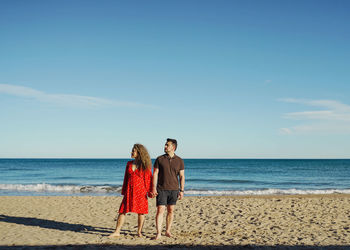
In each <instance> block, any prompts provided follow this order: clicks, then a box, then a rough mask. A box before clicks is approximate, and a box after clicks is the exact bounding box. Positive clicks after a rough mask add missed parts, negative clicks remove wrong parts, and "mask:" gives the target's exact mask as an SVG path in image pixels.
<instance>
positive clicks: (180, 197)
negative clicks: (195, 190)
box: [177, 191, 184, 200]
mask: <svg viewBox="0 0 350 250" xmlns="http://www.w3.org/2000/svg"><path fill="white" fill-rule="evenodd" d="M183 197H184V192H181V191H180V192H179V195H178V196H177V198H178V199H179V200H181V199H182V198H183Z"/></svg>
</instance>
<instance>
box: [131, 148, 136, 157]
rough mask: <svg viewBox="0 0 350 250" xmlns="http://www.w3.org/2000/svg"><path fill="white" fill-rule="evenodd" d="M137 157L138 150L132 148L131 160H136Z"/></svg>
mask: <svg viewBox="0 0 350 250" xmlns="http://www.w3.org/2000/svg"><path fill="white" fill-rule="evenodd" d="M136 157H137V151H136V149H135V148H132V150H131V158H134V159H135V158H136Z"/></svg>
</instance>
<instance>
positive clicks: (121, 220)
mask: <svg viewBox="0 0 350 250" xmlns="http://www.w3.org/2000/svg"><path fill="white" fill-rule="evenodd" d="M124 221H125V214H119V215H118V219H117V226H116V228H115V231H114V233H112V234H111V235H110V236H108V237H110V238H113V237H118V236H120V229H121V228H122V226H123V224H124Z"/></svg>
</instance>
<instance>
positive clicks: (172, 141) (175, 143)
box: [166, 138, 177, 150]
mask: <svg viewBox="0 0 350 250" xmlns="http://www.w3.org/2000/svg"><path fill="white" fill-rule="evenodd" d="M166 141H167V142H169V141H170V142H171V143H172V144H173V145H174V146H175V150H176V149H177V141H176V140H175V139H170V138H168V139H166Z"/></svg>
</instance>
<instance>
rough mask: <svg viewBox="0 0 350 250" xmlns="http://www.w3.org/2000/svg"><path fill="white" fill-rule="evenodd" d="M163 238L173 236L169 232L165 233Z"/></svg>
mask: <svg viewBox="0 0 350 250" xmlns="http://www.w3.org/2000/svg"><path fill="white" fill-rule="evenodd" d="M165 236H166V237H169V238H171V237H173V235H172V234H171V233H170V232H165Z"/></svg>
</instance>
